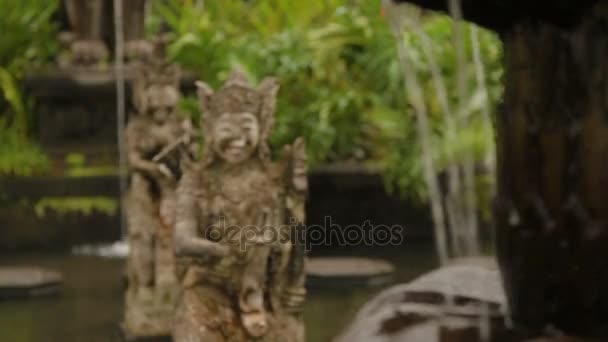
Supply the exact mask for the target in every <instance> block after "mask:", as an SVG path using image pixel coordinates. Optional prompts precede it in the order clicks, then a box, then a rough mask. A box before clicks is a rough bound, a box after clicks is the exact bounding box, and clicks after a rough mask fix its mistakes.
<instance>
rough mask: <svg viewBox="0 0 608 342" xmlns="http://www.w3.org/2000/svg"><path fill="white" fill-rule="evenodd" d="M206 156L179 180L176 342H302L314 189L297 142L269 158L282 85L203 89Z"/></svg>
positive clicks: (234, 82) (238, 80)
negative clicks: (308, 205) (304, 233)
mask: <svg viewBox="0 0 608 342" xmlns="http://www.w3.org/2000/svg"><path fill="white" fill-rule="evenodd" d="M198 86H199V98H200V101H201V107H202V113H203V120H202V122H203V132H204V136H205V149H206V150H205V153H204V159H203V160H202V161H200V162H197V163H196V165H192V168H191V169H189V170H188V171H187V172H186V174H185V175H184V177H183V179H182V180H181V182H180V188H179V191H178V200H177V208H178V215H177V225H176V235H175V251H176V257H177V273H178V278H179V281H180V283H181V286H182V293H181V295H180V299H179V301H178V305H177V308H176V312H175V319H174V328H173V338H174V340H175V342H224V341H231V342H241V341H242V342H246V341H259V342H303V341H304V325H303V322H302V306H303V302H304V298H305V294H306V290H305V288H304V281H305V266H304V254H305V248H304V244H303V242H304V241H303V239H298V236H297V235H296V233H298V232H300V231H301V229H302V228H303V224H304V219H305V210H304V204H305V200H306V195H307V190H308V183H307V177H306V171H307V166H306V149H305V146H304V141H303V140H301V139H298V140H296V141H295V142H294V144H293V145H292V146H287V147H286V148H285V149H284V151H283V154H282V159H281V162H279V163H274V162H272V161H271V160H270V149H269V146H268V139H269V136H270V133H271V129H272V127H273V123H274V112H275V105H276V95H277V92H278V88H279V85H278V82H277V81H276V80H275V79H273V78H267V79H265V80H264V81H262V83H261V84H260V86H259V87H257V88H253V87H251V86H250V85H249V83H248V82H247V80H246V79H245V77H244V76H243V75H242V74H240V73H235V74H233V75H232V77H231V78H230V79H229V80H228V82H227V83H226V84H225V85H224V87H223V88H222V89H220V90H218V91H213V90H212V89H211V88H210V87H209V86H207V85H206V84H204V83H202V82H199V83H198Z"/></svg>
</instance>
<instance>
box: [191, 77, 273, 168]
mask: <svg viewBox="0 0 608 342" xmlns="http://www.w3.org/2000/svg"><path fill="white" fill-rule="evenodd" d="M197 87H198V95H199V99H200V103H201V109H202V126H203V129H204V134H205V140H206V143H205V148H206V151H205V159H206V162H207V164H210V163H212V162H213V161H214V160H218V159H219V160H221V161H223V162H225V163H230V164H240V163H242V162H244V161H247V160H249V159H251V158H252V157H258V158H260V159H261V160H262V161H267V160H268V159H269V158H270V149H269V147H268V138H269V136H270V133H271V130H272V126H273V124H274V111H275V106H276V96H277V92H278V89H279V85H278V82H277V80H276V79H274V78H266V79H264V81H262V83H261V84H260V86H259V87H258V88H253V87H251V86H250V85H249V82H248V81H247V79H246V78H245V77H244V75H243V74H241V73H239V72H235V73H233V74H232V76H231V77H230V79H229V80H228V81H227V82H226V84H225V85H224V86H223V87H222V88H221V89H220V90H218V91H216V92H214V91H213V90H212V89H211V88H210V87H209V86H208V85H207V84H205V83H203V82H197Z"/></svg>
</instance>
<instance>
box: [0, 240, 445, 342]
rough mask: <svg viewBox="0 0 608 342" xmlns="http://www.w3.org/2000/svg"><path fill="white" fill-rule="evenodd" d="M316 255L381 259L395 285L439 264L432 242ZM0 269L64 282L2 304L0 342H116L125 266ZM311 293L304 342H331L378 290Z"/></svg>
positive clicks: (109, 262) (19, 258) (62, 262)
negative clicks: (50, 275) (392, 271)
mask: <svg viewBox="0 0 608 342" xmlns="http://www.w3.org/2000/svg"><path fill="white" fill-rule="evenodd" d="M315 254H317V255H319V254H322V255H328V254H350V255H357V256H372V257H382V258H385V259H387V260H390V261H392V262H394V263H395V265H396V266H397V268H398V270H397V274H396V280H397V281H400V282H403V281H409V280H411V279H412V278H414V277H415V276H417V275H419V274H421V273H423V272H426V271H428V270H430V269H432V268H434V267H435V266H436V265H437V262H436V258H435V257H434V252H433V246H432V244H430V243H412V244H411V245H408V244H405V245H403V246H399V247H390V248H382V249H379V248H377V249H365V250H349V251H345V250H338V251H336V250H334V251H332V252H331V253H329V252H327V251H326V252H323V253H319V252H317V253H315ZM0 265H30V266H31V265H36V266H41V267H48V268H52V269H55V270H58V271H60V272H62V273H63V275H64V277H65V288H64V291H63V293H62V294H61V295H60V296H57V297H53V298H45V299H29V300H21V301H4V302H0V341H1V342H119V341H122V340H121V337H120V333H119V330H118V324H119V322H120V319H121V316H122V310H123V280H122V276H121V275H122V272H123V269H124V261H122V260H116V259H103V258H99V257H87V256H72V255H11V256H0ZM332 288H333V289H331V290H330V289H319V288H311V289H309V297H308V301H307V303H306V308H305V323H306V329H307V340H308V341H309V342H326V341H330V340H331V338H332V337H334V336H335V335H336V334H337V333H339V332H340V331H341V329H342V328H343V327H344V326H345V325H346V324H347V323H348V322H349V321H350V320H351V319H352V318H353V316H354V315H355V313H356V312H357V310H358V309H359V308H360V306H361V305H362V304H363V303H365V301H367V300H368V299H369V298H370V297H371V296H373V295H374V294H375V293H377V292H378V291H380V290H382V288H372V289H362V288H348V287H346V288H339V289H336V288H335V285H334V286H332Z"/></svg>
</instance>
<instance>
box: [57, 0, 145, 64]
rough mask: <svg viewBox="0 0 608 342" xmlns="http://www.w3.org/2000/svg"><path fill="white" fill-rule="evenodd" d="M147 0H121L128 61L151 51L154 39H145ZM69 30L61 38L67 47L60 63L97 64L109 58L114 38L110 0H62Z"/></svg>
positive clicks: (143, 56) (140, 57)
mask: <svg viewBox="0 0 608 342" xmlns="http://www.w3.org/2000/svg"><path fill="white" fill-rule="evenodd" d="M146 4H147V0H124V1H123V11H122V16H123V30H124V40H125V57H126V58H127V59H128V60H129V61H136V60H139V59H142V58H144V59H146V58H148V57H149V56H151V55H152V54H153V50H154V46H153V43H152V42H150V41H148V40H146V39H145V19H146V18H145V14H146ZM65 7H66V10H67V14H68V18H69V22H70V26H71V29H72V31H70V32H63V33H62V34H61V36H60V41H61V43H62V45H63V46H64V49H65V50H66V52H65V53H63V54H62V55H61V56H60V58H59V64H60V66H62V67H71V66H76V67H96V66H99V65H100V63H102V62H104V61H108V60H109V58H110V55H111V49H110V48H108V46H112V45H113V44H114V40H115V32H114V13H113V1H112V0H65Z"/></svg>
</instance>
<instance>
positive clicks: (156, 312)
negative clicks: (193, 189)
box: [125, 55, 192, 336]
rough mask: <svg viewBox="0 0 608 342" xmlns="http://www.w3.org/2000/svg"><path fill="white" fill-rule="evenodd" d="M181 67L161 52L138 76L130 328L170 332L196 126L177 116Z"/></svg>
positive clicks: (130, 142)
mask: <svg viewBox="0 0 608 342" xmlns="http://www.w3.org/2000/svg"><path fill="white" fill-rule="evenodd" d="M179 98H180V93H179V70H178V69H177V68H176V67H175V66H173V65H171V64H169V63H167V62H166V61H165V60H164V59H163V58H162V55H159V56H158V58H155V59H150V60H148V61H147V62H146V63H142V64H140V65H138V70H137V73H136V75H135V78H134V81H133V102H134V106H135V108H136V111H137V113H136V114H134V115H132V117H131V118H130V120H129V124H128V125H127V129H126V134H125V135H126V140H127V149H128V151H127V154H128V162H129V167H130V187H129V193H128V195H127V220H128V229H129V236H128V238H129V245H130V255H129V259H128V278H129V288H128V290H127V295H126V297H127V298H126V312H125V330H126V332H127V334H129V335H134V336H157V335H169V334H170V330H171V328H170V326H171V317H172V309H173V306H174V300H175V293H176V290H177V283H176V279H175V270H174V258H173V242H172V240H173V227H174V223H175V188H176V186H177V182H178V180H179V178H180V177H181V174H182V169H183V165H184V163H185V162H187V161H189V159H190V158H191V155H190V153H189V151H188V150H187V149H183V148H178V147H180V146H182V145H184V146H186V147H187V146H188V145H189V144H190V139H189V137H190V136H191V133H192V132H191V125H190V124H189V122H188V121H185V120H184V119H182V118H181V117H180V116H179V115H177V113H176V111H177V104H178V101H179Z"/></svg>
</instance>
